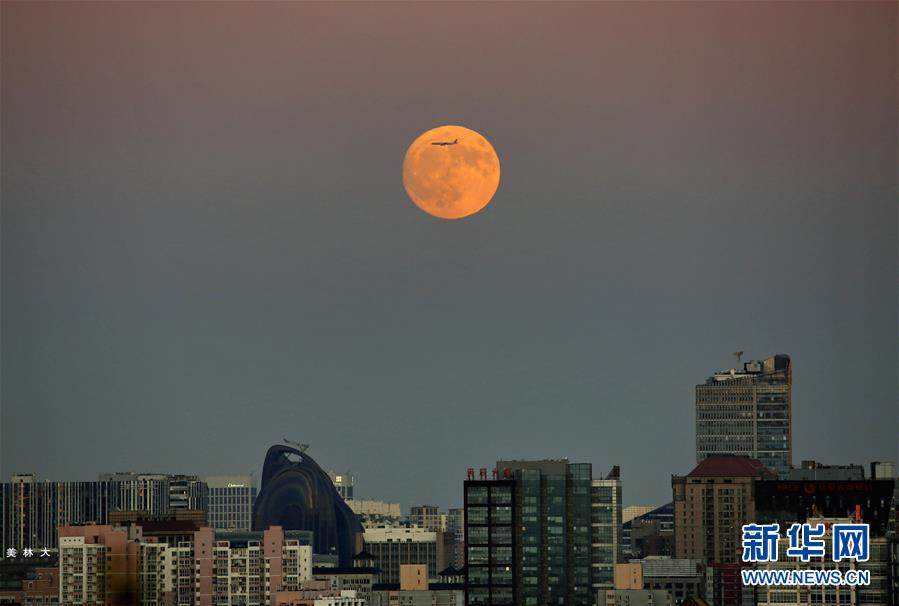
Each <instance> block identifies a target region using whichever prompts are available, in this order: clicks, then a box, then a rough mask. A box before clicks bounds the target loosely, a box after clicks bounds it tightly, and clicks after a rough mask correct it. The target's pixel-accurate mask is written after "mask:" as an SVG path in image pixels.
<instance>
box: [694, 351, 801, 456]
mask: <svg viewBox="0 0 899 606" xmlns="http://www.w3.org/2000/svg"><path fill="white" fill-rule="evenodd" d="M792 390H793V369H792V365H791V362H790V356H786V355H776V356H773V357H771V358H768V359H766V360H763V361H761V362H760V361H758V360H753V361H751V362H746V363H745V364H743V368H742V369H739V370H738V369H736V368H731V369H730V370H725V371H721V372H716V373H715V374H714V375H713V376H711V377H709V378H708V379H707V380H706V382H705V383H703V384H701V385H697V386H696V462H697V463H698V462H700V461H702V460H703V459H705V458H706V457H708V456H711V455H716V454H733V455H740V456H744V457H751V458H753V459H758V460H759V461H761V462H762V463H763V464H764V465H765V466H766V467H768V468H769V469H771V470H774V471H777V472H778V473H786V472H787V471H788V470H789V469H790V467H791V465H792V463H793V434H792V426H793V425H792V419H793V412H792V411H793V396H792Z"/></svg>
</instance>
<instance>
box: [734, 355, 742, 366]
mask: <svg viewBox="0 0 899 606" xmlns="http://www.w3.org/2000/svg"><path fill="white" fill-rule="evenodd" d="M734 356H735V357H736V358H737V370H740V360H741V359H742V358H743V352H742V351H735V352H734Z"/></svg>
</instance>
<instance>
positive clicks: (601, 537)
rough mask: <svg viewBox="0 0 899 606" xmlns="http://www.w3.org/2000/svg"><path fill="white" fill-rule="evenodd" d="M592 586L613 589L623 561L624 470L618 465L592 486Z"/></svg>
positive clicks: (594, 481)
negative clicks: (617, 567)
mask: <svg viewBox="0 0 899 606" xmlns="http://www.w3.org/2000/svg"><path fill="white" fill-rule="evenodd" d="M590 501H591V503H590V504H591V512H592V516H591V528H592V537H593V538H592V551H593V556H592V563H591V566H592V584H593V589H594V590H595V589H611V588H612V587H613V586H614V581H615V564H617V563H619V562H620V561H621V515H622V512H621V470H620V469H619V467H618V466H617V465H615V466H614V467H613V468H612V470H611V471H610V472H609V474H608V475H607V476H606V477H605V479H602V480H593V482H592V484H591V494H590Z"/></svg>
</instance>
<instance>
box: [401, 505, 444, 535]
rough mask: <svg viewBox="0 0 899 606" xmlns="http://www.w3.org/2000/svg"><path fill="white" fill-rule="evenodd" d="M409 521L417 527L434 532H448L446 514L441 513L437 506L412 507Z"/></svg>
mask: <svg viewBox="0 0 899 606" xmlns="http://www.w3.org/2000/svg"><path fill="white" fill-rule="evenodd" d="M409 521H410V522H412V523H413V524H415V525H416V526H420V527H421V528H427V529H428V530H432V531H434V532H445V531H446V514H445V513H441V511H440V508H439V507H437V506H436V505H419V506H417V507H412V508H411V509H410V513H409Z"/></svg>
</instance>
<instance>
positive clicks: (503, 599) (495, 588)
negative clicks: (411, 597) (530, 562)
mask: <svg viewBox="0 0 899 606" xmlns="http://www.w3.org/2000/svg"><path fill="white" fill-rule="evenodd" d="M464 509H465V514H464V518H465V545H466V554H465V559H466V583H465V603H466V604H503V605H512V604H516V603H517V602H516V601H515V589H516V585H517V580H518V576H519V575H518V573H519V568H518V567H516V566H515V565H514V561H515V555H516V553H520V551H519V549H518V545H517V543H516V533H515V528H516V524H515V522H516V520H520V519H521V516H520V512H519V508H518V507H516V482H515V481H514V480H511V479H505V480H493V481H490V480H470V481H468V482H466V483H465V508H464Z"/></svg>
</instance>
